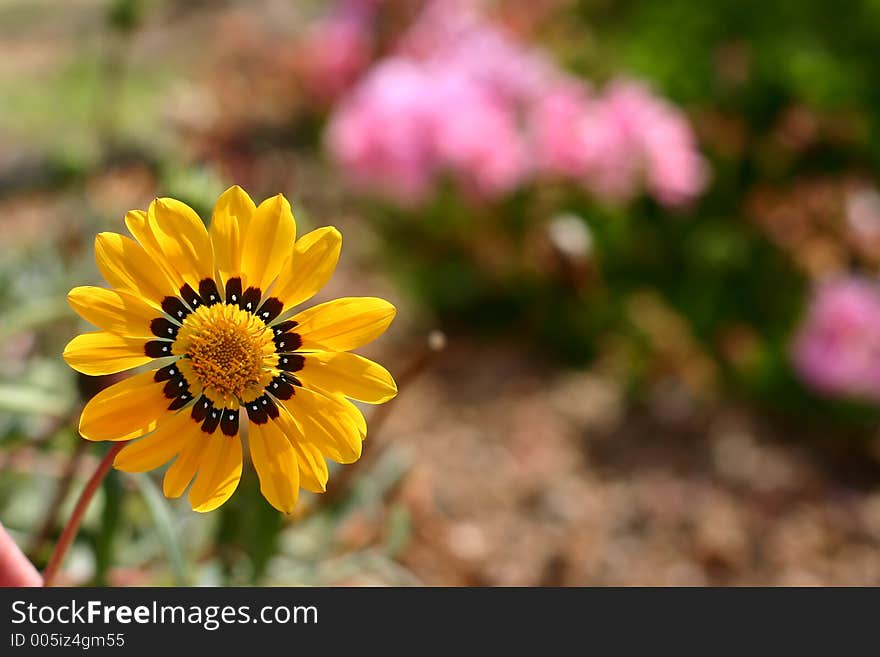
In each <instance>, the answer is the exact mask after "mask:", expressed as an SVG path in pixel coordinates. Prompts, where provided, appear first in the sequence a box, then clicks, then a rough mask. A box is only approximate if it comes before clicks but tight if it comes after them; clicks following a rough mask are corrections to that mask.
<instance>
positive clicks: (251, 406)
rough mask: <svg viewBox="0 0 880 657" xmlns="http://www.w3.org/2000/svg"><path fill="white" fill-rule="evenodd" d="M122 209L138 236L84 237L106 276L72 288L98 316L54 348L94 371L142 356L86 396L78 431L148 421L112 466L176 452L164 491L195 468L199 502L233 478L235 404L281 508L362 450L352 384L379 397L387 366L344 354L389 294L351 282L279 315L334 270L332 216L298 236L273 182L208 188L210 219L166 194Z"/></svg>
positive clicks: (111, 436)
mask: <svg viewBox="0 0 880 657" xmlns="http://www.w3.org/2000/svg"><path fill="white" fill-rule="evenodd" d="M125 223H126V225H127V226H128V229H129V230H130V231H131V233H132V235H134V237H135V239H136V240H137V241H133V240H131V239H129V238H127V237H124V236H123V235H118V234H116V233H100V234H99V235H98V236H97V238H96V239H95V256H96V259H97V263H98V268H99V269H100V271H101V273H102V274H103V275H104V278H106V279H107V281H108V282H109V283H110V285H111V286H112V289H106V288H101V287H77V288H74V289H73V290H71V291H70V294H69V295H68V300H69V301H70V304H71V306H73V308H74V310H76V312H77V313H79V315H80V316H81V317H83V318H84V319H86V320H87V321H89V322H91V323H93V324H95V325H97V326H98V327H99V328H101V329H102V330H101V331H97V332H94V333H85V334H83V335H79V336H77V337H76V338H74V339H73V340H71V342H70V343H69V344H68V345H67V347H66V348H65V350H64V359H65V360H66V361H67V363H68V364H69V365H70V366H71V367H73V368H74V369H75V370H77V371H79V372H83V373H84V374H91V375H101V374H113V373H115V372H122V371H124V370H128V369H132V368H136V367H140V366H143V365H148V366H150V367H151V368H152V369H151V370H150V371H145V372H143V373H140V374H135V375H134V376H132V377H130V378H128V379H126V380H124V381H122V382H121V383H117V384H115V385H113V386H111V387H109V388H107V389H106V390H104V391H102V392H101V393H99V394H98V395H96V396H95V397H94V398H93V399H92V400H91V401H90V402H89V403H88V404H86V407H85V408H84V409H83V412H82V416H81V418H80V423H79V431H80V433H81V434H82V435H83V437H84V438H87V439H88V440H112V441H127V440H131V439H134V438H140V437H141V436H144V438H142V439H141V440H137V441H135V442H132V443H129V444H128V445H126V446H125V447H124V448H123V449H122V450H121V451H120V452H119V453H118V454H117V456H116V458H115V460H114V463H113V464H114V466H115V467H116V468H118V469H120V470H124V471H126V472H144V471H147V470H152V469H154V468H157V467H159V466H161V465H163V464H164V463H166V462H168V461H170V460H171V459H174V462H173V463H172V464H171V466H170V467H169V468H168V470H167V472H166V473H165V480H164V492H165V495H167V496H168V497H179V496H180V495H181V494H183V491H184V490H185V489H186V487H187V486H189V484H190V482H191V481H193V479H194V478H195V482H194V483H193V485H192V487H191V488H190V492H189V500H190V504H191V505H192V507H193V509H195V510H196V511H211V510H212V509H216V508H217V507H218V506H220V505H221V504H223V502H225V501H226V500H227V499H229V496H230V495H232V493H233V491H234V490H235V488H236V487H237V486H238V481H239V478H240V477H241V468H242V446H241V440H240V439H239V436H240V432H241V428H242V425H243V421H244V419H245V417H247V418H248V425H249V429H248V445H249V447H250V453H251V460H252V461H253V464H254V467H255V469H256V471H257V475H258V476H259V479H260V488H261V490H262V492H263V495H264V496H265V497H266V499H267V500H268V501H269V503H270V504H272V506H274V507H275V508H277V509H279V510H281V511H284V512H285V513H290V512H291V511H292V510H293V508H294V506H295V505H296V501H297V496H298V493H299V488H300V487H302V488H305V489H307V490H311V491H315V492H322V491H324V490H325V487H326V483H327V463H326V460H325V459H326V458H330V459H332V460H334V461H338V462H339V463H351V462H353V461H356V460H357V459H358V458H359V457H360V455H361V443H362V441H363V439H364V437H365V436H366V431H367V428H366V423H365V422H364V418H363V415H362V414H361V412H360V410H359V409H358V408H357V407H356V406H355V405H354V404H353V403H351V401H349V399H355V400H358V401H361V402H366V403H369V404H378V403H382V402H385V401H387V400H389V399H391V398H392V397H393V396H394V395H395V394H396V393H397V386H396V385H395V383H394V379H393V378H392V377H391V375H390V374H389V373H388V372H387V371H386V370H385V369H384V368H383V367H381V366H380V365H378V364H376V363H374V362H372V361H369V360H367V359H366V358H363V357H361V356H357V355H355V354H352V353H348V352H349V351H350V350H351V349H356V348H357V347H360V346H361V345H363V344H366V343H367V342H370V341H371V340H373V339H375V338H376V337H378V336H379V335H380V334H382V333H383V332H384V331H385V329H386V328H388V325H389V324H390V323H391V320H392V319H393V318H394V315H395V312H396V311H395V309H394V306H392V305H391V304H390V303H388V302H387V301H384V300H382V299H377V298H372V297H348V298H342V299H336V300H334V301H329V302H327V303H322V304H320V305H317V306H313V307H311V308H308V309H307V310H303V311H301V312H298V313H297V314H293V315H291V309H293V308H294V307H295V306H298V305H299V304H301V303H303V302H304V301H307V300H309V299H310V298H311V297H312V296H314V295H315V293H316V292H317V291H318V290H319V289H320V288H321V287H323V285H324V284H325V283H326V282H327V280H328V279H329V278H330V276H331V274H332V273H333V270H334V269H335V267H336V262H337V260H338V259H339V250H340V247H341V244H342V236H341V235H340V234H339V231H337V230H336V229H335V228H331V227H327V228H319V229H317V230H314V231H312V232H310V233H308V234H306V235H304V236H302V237H300V238H299V239H298V240H297V239H296V223H295V222H294V218H293V214H292V212H291V209H290V204H289V203H288V202H287V200H286V199H285V198H284V197H283V196H282V195H280V194H279V195H278V196H275V197H273V198H270V199H267V200H265V201H263V202H262V203H261V204H260V205H259V206H255V205H254V202H253V201H252V200H251V199H250V197H249V196H248V195H247V194H246V193H245V192H244V190H242V189H241V188H239V187H231V188H230V189H228V190H227V191H226V192H224V193H223V195H222V196H221V197H220V199H219V200H218V201H217V205H216V206H215V207H214V213H213V216H212V219H211V227H210V231H208V230H206V229H205V226H204V224H203V223H202V221H201V220H200V219H199V217H198V215H196V213H195V212H194V211H193V210H192V209H191V208H189V207H188V206H187V205H185V204H183V203H181V202H179V201H175V200H173V199H168V198H162V199H156V200H155V201H153V203H151V204H150V208H149V210H148V211H147V212H143V211H138V210H134V211H131V212H129V213H128V214H127V215H126V217H125ZM347 398H349V399H347Z"/></svg>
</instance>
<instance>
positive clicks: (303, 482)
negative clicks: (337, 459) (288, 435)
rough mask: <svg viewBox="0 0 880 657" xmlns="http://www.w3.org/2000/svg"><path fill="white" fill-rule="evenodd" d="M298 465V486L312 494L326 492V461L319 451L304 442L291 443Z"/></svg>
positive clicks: (327, 472) (328, 474)
mask: <svg viewBox="0 0 880 657" xmlns="http://www.w3.org/2000/svg"><path fill="white" fill-rule="evenodd" d="M291 444H292V445H293V449H294V450H295V451H296V460H297V464H298V465H299V485H300V486H302V487H303V488H305V489H306V490H309V491H312V492H313V493H323V492H324V491H326V490H327V479H328V477H329V476H330V473H329V471H328V470H327V461H326V460H324V455H323V454H322V453H321V450H320V449H318V448H317V447H316V446H315V445H312V444H310V443H307V442H304V441H291Z"/></svg>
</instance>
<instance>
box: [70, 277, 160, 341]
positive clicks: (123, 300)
mask: <svg viewBox="0 0 880 657" xmlns="http://www.w3.org/2000/svg"><path fill="white" fill-rule="evenodd" d="M67 301H68V302H69V303H70V305H71V307H72V308H73V309H74V310H75V311H76V312H77V314H78V315H79V316H80V317H82V318H83V319H84V320H86V321H87V322H91V323H92V324H94V325H95V326H98V327H99V328H102V329H104V330H105V331H109V332H110V333H115V334H116V335H121V336H125V337H132V338H149V337H152V335H153V332H152V331H151V330H150V322H152V321H153V320H154V319H156V318H157V317H161V315H162V313H160V312H158V311H157V310H156V309H155V308H154V307H153V306H151V305H149V304H147V303H146V302H144V301H142V300H141V299H139V298H137V297H135V296H132V295H131V294H129V293H128V292H117V291H116V290H108V289H106V288H103V287H91V286H82V287H75V288H73V289H72V290H71V291H70V292H68V293H67Z"/></svg>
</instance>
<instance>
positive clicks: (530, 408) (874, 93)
mask: <svg viewBox="0 0 880 657" xmlns="http://www.w3.org/2000/svg"><path fill="white" fill-rule="evenodd" d="M878 41H880V2H878V1H877V0H863V1H857V0H843V1H842V2H838V3H827V2H823V1H822V0H801V1H799V2H786V1H784V0H772V1H768V0H762V1H761V2H756V1H753V0H712V1H711V2H704V3H694V2H687V1H685V0H614V1H613V0H509V1H497V2H478V1H477V0H443V1H438V2H434V1H431V0H338V1H328V2H304V1H294V0H253V1H244V0H240V1H235V0H227V1H220V0H68V1H67V2H63V3H59V2H54V1H52V0H0V473H2V474H0V521H2V522H3V523H4V524H5V525H6V526H7V528H8V529H9V530H10V531H11V533H12V534H13V536H14V537H15V538H16V540H17V541H18V543H19V544H20V545H21V546H22V547H23V548H24V549H25V550H26V551H27V552H28V554H29V555H30V556H31V558H32V559H33V560H34V561H35V563H37V564H38V565H39V566H42V565H44V564H45V562H46V559H47V558H48V555H49V552H50V550H51V547H52V545H53V544H54V541H55V539H56V538H57V535H58V532H59V530H60V527H61V525H62V524H63V522H64V521H65V520H66V518H67V517H68V515H69V513H70V509H71V507H72V504H73V501H74V499H75V496H76V494H77V492H78V491H79V490H80V489H81V487H82V486H83V484H84V481H85V478H86V477H88V475H89V474H90V473H91V472H92V470H93V469H94V467H95V464H96V463H97V461H98V460H99V459H100V457H101V455H102V454H103V449H104V446H103V445H100V444H86V442H85V441H82V440H80V439H78V437H77V434H76V430H75V426H76V420H77V418H78V413H79V409H80V408H81V406H82V404H83V402H84V400H86V399H88V397H89V396H90V395H92V394H94V393H95V392H96V391H97V390H99V389H101V388H102V387H104V386H106V385H108V384H109V383H112V380H109V378H104V379H93V378H89V377H84V376H78V375H77V374H76V373H75V372H73V371H72V370H70V369H69V368H68V367H67V366H66V365H65V363H64V362H63V361H62V359H61V355H60V354H61V351H62V349H63V346H64V344H65V343H66V342H67V341H68V340H69V339H70V338H71V337H72V336H74V335H75V334H76V333H77V332H79V331H81V330H83V329H84V328H86V327H85V326H84V325H82V324H81V322H80V321H79V320H78V319H77V318H76V317H75V315H74V314H73V312H72V311H71V310H70V309H69V308H68V307H67V304H66V301H65V295H66V293H67V291H68V290H69V289H70V288H71V287H73V286H75V285H82V284H99V282H100V281H99V276H98V273H97V270H96V267H95V264H94V258H93V252H92V243H93V239H94V235H95V233H97V232H99V231H102V230H113V231H118V232H125V230H124V225H123V222H122V218H123V215H124V213H125V211H127V210H129V209H133V208H145V207H146V206H147V205H148V203H149V201H150V200H151V199H152V198H154V197H155V196H157V195H160V196H166V195H167V196H173V197H176V198H179V199H181V200H184V201H186V202H187V203H189V204H190V205H192V206H193V207H194V208H196V209H197V210H198V211H199V212H200V214H201V215H202V216H203V217H205V218H207V217H209V216H210V210H211V207H212V205H213V202H214V200H215V199H216V198H217V196H218V195H219V193H220V192H221V191H222V190H223V189H225V188H226V187H227V186H229V185H230V184H234V183H235V184H240V185H241V186H243V187H244V188H245V189H247V190H248V191H249V192H250V193H251V195H252V196H253V197H254V198H255V199H257V200H260V199H262V198H265V197H267V196H269V195H273V194H276V193H278V192H282V193H284V194H285V195H287V196H288V198H290V199H291V201H292V202H293V205H294V211H295V213H296V216H297V221H298V223H299V225H300V227H301V228H300V231H301V232H303V233H304V232H305V231H306V230H307V229H310V228H314V227H317V226H321V225H327V224H332V225H336V226H338V227H339V228H340V229H341V230H342V232H343V235H344V248H343V253H342V259H341V262H340V266H339V269H338V270H337V273H336V275H335V276H334V278H333V280H332V281H331V284H330V285H329V286H328V288H327V289H326V290H325V291H324V292H323V293H322V296H321V297H320V298H319V299H318V300H324V299H327V298H332V297H335V296H341V295H375V296H384V297H386V298H388V299H390V300H392V301H393V302H394V303H395V304H396V305H397V306H398V309H399V312H398V318H397V320H396V322H395V323H394V324H393V325H392V328H391V330H390V331H389V333H388V334H386V336H385V337H383V338H382V339H380V340H379V341H377V342H376V343H375V344H373V345H370V346H369V347H368V348H367V349H365V350H364V351H363V353H364V354H365V355H369V356H372V357H375V358H376V359H378V360H379V361H380V362H382V363H383V364H384V365H386V366H387V367H388V368H389V369H390V370H391V371H392V372H393V373H394V374H395V376H396V377H397V379H398V381H399V382H400V385H401V394H400V396H399V398H398V399H397V400H395V401H394V402H392V403H391V404H389V405H386V406H383V407H381V409H370V408H368V409H366V411H367V418H368V421H369V422H370V435H369V436H368V440H367V444H366V446H365V450H364V457H363V459H362V460H361V461H360V462H359V463H358V464H357V465H354V466H348V467H346V468H337V469H336V470H335V471H333V472H332V473H331V479H330V487H329V490H328V492H327V493H326V494H325V495H322V496H315V495H310V494H308V493H304V494H303V495H302V497H301V502H300V505H299V508H298V510H297V512H296V513H295V514H294V515H293V516H291V517H285V516H283V515H281V514H279V513H277V512H276V511H274V510H273V509H272V508H271V507H270V506H269V505H268V504H267V503H266V502H265V501H264V500H263V499H262V497H261V496H260V494H259V486H258V482H257V481H256V477H255V475H254V473H253V472H252V470H251V469H249V468H245V476H244V478H243V480H242V483H241V485H240V488H239V491H238V493H237V494H236V495H235V496H234V497H233V498H232V500H231V501H230V502H229V503H227V504H226V505H225V506H223V507H222V508H221V509H220V510H219V511H216V512H214V513H211V514H208V515H200V514H195V513H193V512H192V511H190V509H189V506H188V504H187V502H186V500H185V499H184V500H166V499H164V498H163V497H162V495H161V492H160V489H159V488H157V486H156V481H158V478H157V477H158V475H159V474H161V473H158V474H157V473H152V474H150V475H142V476H131V475H124V474H121V473H116V472H114V473H112V474H111V476H110V477H109V478H108V479H107V480H106V483H105V485H104V486H103V488H102V490H101V492H100V494H99V496H98V497H97V498H96V499H95V501H94V502H93V504H92V506H91V508H90V510H89V514H88V516H87V517H86V521H85V524H84V527H83V530H82V532H81V533H80V536H79V538H78V540H77V542H76V544H75V546H74V548H73V550H72V552H71V554H70V556H69V558H68V561H67V568H66V570H65V573H64V577H65V580H64V581H65V582H66V583H69V584H90V583H91V584H117V585H164V584H207V585H211V584H252V583H254V584H266V585H270V584H283V585H293V584H306V585H313V584H323V585H334V584H346V585H361V584H378V585H384V584H392V585H410V584H412V585H418V584H425V585H635V584H638V585H701V584H712V585H759V584H765V585H805V584H836V585H856V584H874V585H877V584H880V433H878V426H880V424H878V420H880V412H878V408H880V407H878V404H880V286H878V283H877V279H876V275H877V267H878V265H880V188H878V175H877V174H878V171H880V85H878V84H877V80H880V58H878V57H877V56H876V44H877V43H878Z"/></svg>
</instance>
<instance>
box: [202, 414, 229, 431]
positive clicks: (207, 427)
mask: <svg viewBox="0 0 880 657" xmlns="http://www.w3.org/2000/svg"><path fill="white" fill-rule="evenodd" d="M223 410H224V409H222V408H212V409H210V410H209V411H208V413H207V414H206V415H205V421H204V422H202V431H204V432H205V433H208V434H211V433H214V432H215V431H217V427H218V426H220V420H221V419H222V417H223Z"/></svg>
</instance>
